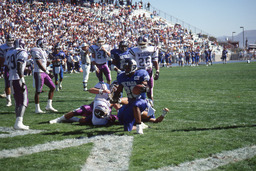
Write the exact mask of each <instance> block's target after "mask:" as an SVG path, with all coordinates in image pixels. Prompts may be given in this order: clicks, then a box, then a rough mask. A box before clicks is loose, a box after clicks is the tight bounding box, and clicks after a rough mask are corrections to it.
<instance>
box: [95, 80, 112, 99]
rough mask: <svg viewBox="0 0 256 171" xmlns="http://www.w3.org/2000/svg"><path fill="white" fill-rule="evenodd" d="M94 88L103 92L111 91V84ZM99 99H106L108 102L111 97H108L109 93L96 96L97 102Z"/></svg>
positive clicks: (98, 84)
mask: <svg viewBox="0 0 256 171" xmlns="http://www.w3.org/2000/svg"><path fill="white" fill-rule="evenodd" d="M94 88H98V89H102V90H110V86H109V84H106V83H97V84H96V85H95V86H94ZM97 99H106V100H108V99H109V95H108V93H103V94H96V96H95V99H94V100H97Z"/></svg>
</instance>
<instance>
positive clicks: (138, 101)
mask: <svg viewBox="0 0 256 171" xmlns="http://www.w3.org/2000/svg"><path fill="white" fill-rule="evenodd" d="M148 81H149V75H148V72H147V71H146V70H144V69H140V70H137V64H136V61H135V60H134V59H131V58H127V59H125V61H124V72H122V73H121V74H119V75H118V76H117V82H118V85H119V86H118V87H117V90H116V92H115V94H114V96H113V98H112V100H111V102H112V103H118V101H119V97H120V94H121V92H122V91H123V89H124V90H125V91H126V94H127V97H128V104H127V105H123V106H122V107H121V108H120V109H119V111H118V119H119V122H120V123H121V124H123V125H124V131H132V130H135V129H136V131H137V133H138V134H143V124H142V122H141V111H144V110H145V109H146V108H147V103H146V99H145V96H146V94H145V92H146V87H147V82H148ZM138 84H142V85H144V86H143V88H142V89H141V94H137V95H135V94H133V93H132V92H133V88H134V87H135V86H136V85H138ZM134 125H136V127H135V126H134Z"/></svg>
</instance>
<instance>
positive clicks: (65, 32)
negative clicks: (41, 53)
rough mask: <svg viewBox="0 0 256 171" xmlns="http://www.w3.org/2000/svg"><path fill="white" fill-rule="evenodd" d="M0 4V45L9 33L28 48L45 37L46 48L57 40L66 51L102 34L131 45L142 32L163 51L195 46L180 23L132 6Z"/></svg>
mask: <svg viewBox="0 0 256 171" xmlns="http://www.w3.org/2000/svg"><path fill="white" fill-rule="evenodd" d="M0 4H1V6H0V11H1V13H0V20H1V24H0V39H1V40H0V44H2V43H4V42H5V40H4V38H5V36H6V35H7V34H8V33H12V34H14V35H15V37H16V38H22V39H24V40H25V42H26V45H27V49H28V51H29V50H30V49H31V48H32V47H35V42H36V40H37V39H38V38H41V37H43V38H45V39H46V40H47V42H48V44H49V50H50V49H51V47H53V46H54V44H55V43H57V42H59V43H60V44H61V45H62V47H63V50H64V51H65V52H66V53H72V52H74V51H75V49H76V48H77V47H79V46H80V45H81V44H82V43H84V42H86V43H88V44H89V45H91V44H93V43H94V42H95V40H96V39H97V38H98V37H104V38H105V40H106V43H107V44H109V45H110V46H111V48H112V49H113V48H116V47H118V44H119V42H120V41H121V40H126V41H127V42H128V43H129V46H130V47H133V46H135V45H136V41H137V38H138V37H139V36H140V35H142V34H143V35H146V36H148V38H149V40H150V42H151V43H152V44H153V45H156V46H158V47H159V49H162V50H163V51H169V52H181V51H186V50H187V49H191V48H196V46H195V42H196V41H195V40H194V38H193V35H192V33H191V32H189V31H188V30H187V29H184V28H182V27H181V25H180V24H175V25H169V24H167V23H166V22H165V21H164V20H162V19H161V18H157V17H155V16H154V15H153V16H152V15H151V17H147V16H146V15H145V14H138V15H134V10H135V9H138V8H140V7H137V6H134V5H128V6H127V5H125V6H120V4H119V5H115V4H106V3H90V2H88V3H84V4H83V5H82V6H80V5H79V6H76V5H72V4H70V3H64V2H61V1H60V2H57V3H42V2H36V1H34V2H33V3H28V2H23V3H9V2H0ZM154 17H155V18H154ZM1 41H2V42H1ZM197 48H201V47H199V46H198V47H197Z"/></svg>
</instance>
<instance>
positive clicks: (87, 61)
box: [80, 43, 91, 91]
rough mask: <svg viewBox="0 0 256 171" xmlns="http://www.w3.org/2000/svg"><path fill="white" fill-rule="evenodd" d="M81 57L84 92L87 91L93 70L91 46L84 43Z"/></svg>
mask: <svg viewBox="0 0 256 171" xmlns="http://www.w3.org/2000/svg"><path fill="white" fill-rule="evenodd" d="M80 56H81V63H82V69H83V86H84V91H87V82H88V79H89V74H90V68H91V58H90V53H89V45H88V44H87V43H82V45H81V50H80Z"/></svg>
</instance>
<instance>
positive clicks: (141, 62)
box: [139, 57, 150, 67]
mask: <svg viewBox="0 0 256 171" xmlns="http://www.w3.org/2000/svg"><path fill="white" fill-rule="evenodd" d="M145 64H150V57H146V58H139V66H141V67H145Z"/></svg>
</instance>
